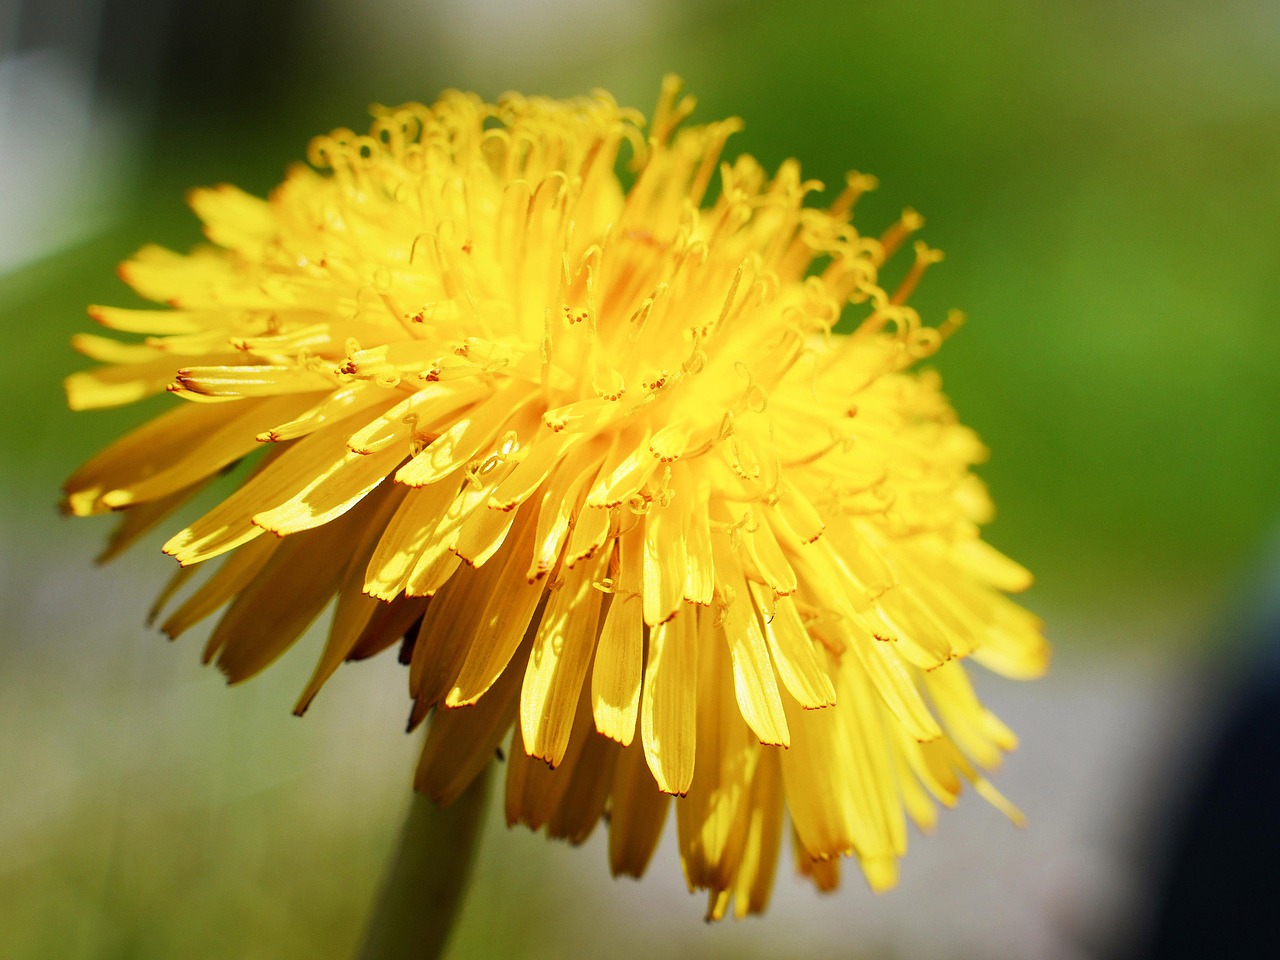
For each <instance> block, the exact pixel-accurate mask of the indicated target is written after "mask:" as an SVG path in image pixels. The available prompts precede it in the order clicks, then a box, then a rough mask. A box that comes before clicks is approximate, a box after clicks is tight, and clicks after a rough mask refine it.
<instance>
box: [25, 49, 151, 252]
mask: <svg viewBox="0 0 1280 960" xmlns="http://www.w3.org/2000/svg"><path fill="white" fill-rule="evenodd" d="M128 131H129V126H128V124H127V123H126V122H125V118H124V116H123V115H121V114H120V113H118V112H117V111H114V110H112V109H111V108H109V107H107V106H104V104H102V103H101V102H100V101H99V100H97V99H96V98H95V95H94V89H93V84H92V81H91V78H90V76H89V75H88V72H87V70H86V69H84V68H83V66H79V65H77V63H76V62H75V61H74V60H73V59H72V58H71V57H70V56H68V55H66V54H64V53H63V52H62V51H59V50H53V49H45V50H30V51H22V52H19V53H14V54H10V55H8V56H5V57H3V58H0V273H3V272H6V271H8V270H12V269H14V268H16V267H19V266H22V265H23V264H25V263H29V262H31V261H33V260H36V259H39V258H40V257H43V256H47V255H48V254H50V253H53V252H54V251H56V250H58V249H61V248H63V247H66V246H69V245H71V244H73V243H76V242H77V241H79V240H81V239H83V238H84V237H86V236H88V235H89V234H91V233H92V232H93V231H95V230H96V229H98V228H100V227H101V226H102V224H103V222H104V221H105V219H106V218H107V217H108V215H109V214H110V212H111V209H112V207H113V204H114V203H115V201H116V199H117V198H118V196H119V193H120V188H121V186H122V185H123V183H124V182H125V177H126V173H127V171H128V169H129V167H130V165H131V159H132V156H131V153H130V150H129V136H128Z"/></svg>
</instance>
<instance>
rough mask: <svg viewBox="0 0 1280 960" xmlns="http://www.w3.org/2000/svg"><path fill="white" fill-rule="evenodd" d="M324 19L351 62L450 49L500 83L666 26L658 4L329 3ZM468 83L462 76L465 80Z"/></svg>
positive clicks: (596, 0) (614, 0) (457, 59)
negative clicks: (426, 43)
mask: <svg viewBox="0 0 1280 960" xmlns="http://www.w3.org/2000/svg"><path fill="white" fill-rule="evenodd" d="M328 4H329V10H328V12H327V13H328V15H327V16H325V17H323V18H319V21H320V22H322V23H323V27H324V29H325V30H326V31H328V32H330V33H331V34H333V35H337V36H340V37H341V38H342V47H343V49H344V51H345V54H344V55H345V56H348V57H349V56H350V55H351V53H352V52H353V51H352V48H353V47H354V48H356V54H357V56H361V57H367V58H371V59H374V60H376V61H378V62H381V63H384V64H385V63H395V62H403V63H406V64H412V63H414V62H415V59H416V58H420V57H421V56H422V50H423V39H424V38H429V49H430V50H432V51H447V53H446V54H445V56H446V57H447V60H448V64H447V67H448V69H450V70H451V72H454V73H457V72H461V73H465V74H471V73H476V74H484V75H491V76H497V77H499V78H503V77H505V75H507V74H510V75H512V76H513V77H514V76H518V75H519V74H521V73H522V72H524V71H539V70H548V69H551V68H556V67H561V66H565V65H569V64H572V63H573V62H574V60H575V58H581V59H592V60H594V59H595V58H598V57H599V56H600V55H601V54H602V53H604V52H606V51H608V50H610V49H618V48H621V47H624V46H628V45H631V44H633V43H634V42H635V41H636V39H637V38H639V37H648V36H651V35H652V34H653V33H654V32H656V30H657V29H658V28H659V26H660V23H661V22H662V20H663V13H664V11H663V6H664V5H663V3H661V2H658V0H476V2H469V0H443V2H440V3H425V4H424V3H421V2H419V0H366V2H364V3H361V4H358V5H357V4H352V3H349V2H346V0H328ZM465 79H467V78H466V77H460V78H459V82H462V81H463V80H465Z"/></svg>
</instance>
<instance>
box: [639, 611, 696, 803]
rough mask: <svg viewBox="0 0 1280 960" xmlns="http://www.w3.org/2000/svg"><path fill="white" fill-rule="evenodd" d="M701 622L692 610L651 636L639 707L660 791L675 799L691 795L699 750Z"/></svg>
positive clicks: (647, 756)
mask: <svg viewBox="0 0 1280 960" xmlns="http://www.w3.org/2000/svg"><path fill="white" fill-rule="evenodd" d="M697 618H698V610H697V608H689V609H686V610H684V611H682V612H681V613H679V614H678V615H677V616H676V617H675V618H674V619H671V620H668V621H667V622H666V623H662V624H659V625H658V626H656V627H653V628H652V629H651V630H650V632H649V659H648V663H646V664H645V671H644V695H643V697H642V698H641V702H640V737H641V741H642V742H643V743H644V755H645V759H646V760H647V761H648V763H649V770H650V771H651V772H652V773H653V778H654V780H656V781H657V782H658V789H660V790H661V791H662V792H663V793H671V794H675V795H676V796H684V795H685V794H686V793H688V792H689V785H690V784H691V783H692V782H693V767H694V762H693V761H694V753H695V751H696V750H697V744H698V729H697V706H698V692H697V691H698V685H697V678H698V643H697V622H696V621H697Z"/></svg>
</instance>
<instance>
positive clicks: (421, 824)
mask: <svg viewBox="0 0 1280 960" xmlns="http://www.w3.org/2000/svg"><path fill="white" fill-rule="evenodd" d="M488 796H489V776H488V768H486V771H485V773H483V774H481V775H480V776H479V777H477V778H476V779H475V781H474V782H472V784H471V786H470V787H468V788H467V790H466V791H465V792H464V793H463V794H462V796H460V797H459V798H458V799H457V800H455V801H454V802H453V803H452V804H450V805H449V806H447V807H440V806H437V805H436V804H435V803H433V802H432V801H430V800H428V799H427V798H426V797H424V796H423V795H422V794H420V793H418V792H416V791H415V792H414V794H413V799H412V800H411V801H410V802H409V811H408V814H407V815H406V816H405V821H404V826H403V827H402V828H401V830H400V838H399V840H398V841H397V843H396V848H395V850H394V852H393V854H392V859H391V863H390V865H389V866H388V869H387V874H386V876H385V877H384V878H383V881H382V889H381V891H380V892H379V893H378V898H377V900H376V901H375V902H374V905H373V910H372V911H371V913H370V914H369V921H368V926H367V927H366V929H365V934H364V941H363V943H361V945H360V951H359V953H357V954H356V956H357V958H358V960H434V958H436V957H441V956H444V949H445V947H446V946H447V945H448V943H449V936H450V934H451V933H452V932H453V927H454V924H455V922H456V921H457V919H458V914H459V912H460V911H461V909H462V903H463V900H464V899H465V895H466V892H467V888H468V885H469V881H470V877H471V869H472V867H473V866H474V864H475V857H476V849H477V848H478V846H479V842H480V834H481V831H482V829H483V825H484V814H485V810H486V809H487V808H488V804H487V803H486V800H487V799H488Z"/></svg>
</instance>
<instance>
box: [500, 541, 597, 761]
mask: <svg viewBox="0 0 1280 960" xmlns="http://www.w3.org/2000/svg"><path fill="white" fill-rule="evenodd" d="M601 573H602V570H601V564H600V563H598V562H596V563H591V564H582V565H580V566H578V567H576V568H575V569H573V570H569V571H567V572H566V573H565V576H564V582H563V584H562V585H560V587H559V589H553V590H552V593H551V599H550V600H549V601H548V603H547V609H546V612H545V613H544V614H543V616H542V623H541V625H540V626H539V627H538V634H537V637H536V638H535V639H534V642H533V650H532V652H531V653H530V655H529V664H528V667H527V668H526V670H525V675H524V686H523V687H522V688H521V692H520V731H521V733H522V734H523V736H524V749H525V752H526V753H528V754H529V755H530V756H532V757H537V758H539V759H542V760H545V761H546V762H547V763H548V764H549V765H550V766H551V767H553V768H554V767H557V766H559V765H560V761H561V760H562V759H563V758H564V752H565V749H566V747H567V746H568V743H569V732H570V730H571V729H572V728H573V718H574V714H575V712H576V710H577V704H578V698H579V694H580V692H581V690H582V681H583V679H584V678H585V677H586V674H587V666H588V664H590V662H591V654H592V651H593V650H594V649H595V643H596V630H597V627H598V625H599V617H600V601H601V599H602V598H603V596H604V594H603V593H601V592H600V591H599V590H597V589H596V586H595V582H596V579H597V577H598V576H600V575H601Z"/></svg>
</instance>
